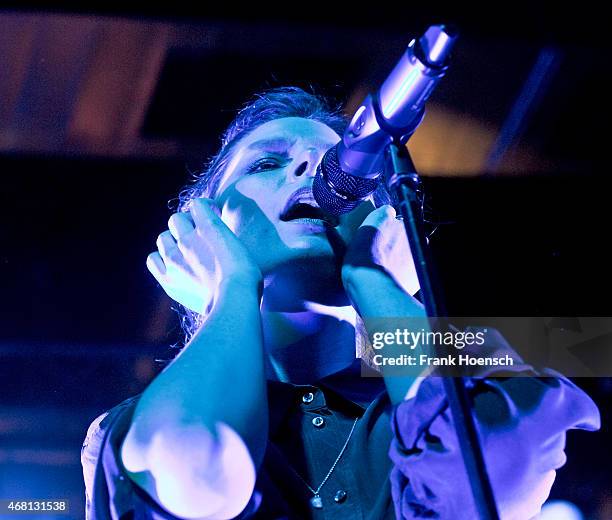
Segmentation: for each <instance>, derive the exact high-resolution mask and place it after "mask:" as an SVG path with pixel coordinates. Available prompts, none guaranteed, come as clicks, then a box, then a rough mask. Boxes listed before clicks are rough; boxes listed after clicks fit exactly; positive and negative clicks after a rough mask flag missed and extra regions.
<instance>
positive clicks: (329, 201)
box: [312, 146, 378, 215]
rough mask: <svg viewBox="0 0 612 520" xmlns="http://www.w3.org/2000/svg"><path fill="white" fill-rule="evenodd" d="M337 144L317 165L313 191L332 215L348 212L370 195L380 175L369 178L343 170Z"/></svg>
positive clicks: (318, 201)
mask: <svg viewBox="0 0 612 520" xmlns="http://www.w3.org/2000/svg"><path fill="white" fill-rule="evenodd" d="M336 148H337V147H336V146H334V147H333V148H330V149H329V150H328V151H327V152H326V153H325V155H324V156H323V160H322V161H321V163H320V164H319V166H318V167H317V173H316V176H315V178H314V182H313V186H312V192H313V195H314V198H315V200H316V201H317V204H319V206H321V208H322V209H324V210H325V211H327V212H328V213H331V214H332V215H341V214H342V213H348V212H349V211H351V210H352V209H353V208H355V207H356V206H358V205H359V204H360V203H361V202H362V201H363V200H364V199H366V198H367V197H369V196H370V195H371V194H372V193H373V192H374V190H375V189H376V187H377V186H378V177H377V178H375V179H368V178H365V177H357V176H355V175H349V174H348V173H345V172H344V171H342V168H341V167H340V161H339V160H338V153H337V151H336Z"/></svg>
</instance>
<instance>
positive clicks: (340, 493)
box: [334, 489, 346, 504]
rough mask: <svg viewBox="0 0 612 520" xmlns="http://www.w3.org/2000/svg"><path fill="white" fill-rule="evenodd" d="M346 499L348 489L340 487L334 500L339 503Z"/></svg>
mask: <svg viewBox="0 0 612 520" xmlns="http://www.w3.org/2000/svg"><path fill="white" fill-rule="evenodd" d="M345 500H346V491H344V489H339V490H338V491H336V494H335V495H334V502H336V503H337V504H342V502H344V501H345Z"/></svg>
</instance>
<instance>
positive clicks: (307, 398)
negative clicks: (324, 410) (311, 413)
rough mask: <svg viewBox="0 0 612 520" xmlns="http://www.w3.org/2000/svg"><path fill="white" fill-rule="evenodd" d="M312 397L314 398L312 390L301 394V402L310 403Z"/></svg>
mask: <svg viewBox="0 0 612 520" xmlns="http://www.w3.org/2000/svg"><path fill="white" fill-rule="evenodd" d="M313 399H314V394H313V393H312V392H308V393H307V394H304V395H303V396H302V402H303V403H306V404H308V403H312V401H313Z"/></svg>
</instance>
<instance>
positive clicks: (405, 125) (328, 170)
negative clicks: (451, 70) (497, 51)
mask: <svg viewBox="0 0 612 520" xmlns="http://www.w3.org/2000/svg"><path fill="white" fill-rule="evenodd" d="M456 38H457V33H456V31H455V30H454V29H452V28H449V27H448V26H446V25H432V26H431V27H429V29H427V31H425V33H424V34H423V36H421V37H420V38H419V39H418V40H416V39H414V40H412V41H411V42H410V44H409V45H408V48H407V49H406V52H405V53H404V54H403V56H402V57H401V58H400V60H399V62H398V63H397V65H396V66H395V68H394V69H393V70H392V71H391V74H389V76H388V77H387V79H386V80H385V81H384V83H383V84H382V86H381V87H380V89H379V90H378V92H376V93H374V94H369V95H368V96H367V97H366V98H365V100H364V101H363V103H362V104H361V106H360V107H359V108H358V109H357V111H356V112H355V115H354V116H353V118H352V119H351V122H350V123H349V125H348V127H347V128H346V130H345V131H344V135H343V136H342V139H341V140H340V142H339V143H338V144H337V145H336V146H334V147H332V148H330V149H329V150H328V151H327V152H326V153H325V155H324V156H323V159H322V160H321V163H320V164H319V165H318V167H317V172H316V176H315V179H314V182H313V188H312V190H313V194H314V198H315V200H316V201H317V203H318V204H319V206H320V207H321V208H322V209H323V210H325V211H327V212H328V213H331V214H332V215H340V214H342V213H348V212H349V211H351V210H352V209H353V208H355V207H356V206H357V205H358V204H360V203H361V202H362V201H363V200H365V199H367V198H368V197H369V196H370V195H371V194H372V193H373V192H374V191H375V190H376V188H377V187H378V184H379V182H380V179H381V177H382V174H383V170H384V157H383V153H384V150H385V147H386V146H387V145H388V144H389V143H391V142H392V141H393V140H399V142H400V143H401V144H402V145H403V144H405V143H406V142H407V141H408V139H409V138H410V136H411V135H412V134H413V133H414V131H415V130H416V128H417V127H418V126H419V124H420V123H421V121H422V119H423V116H424V114H425V102H426V101H427V99H428V98H429V96H430V95H431V93H432V92H433V89H434V88H435V87H436V85H437V84H438V82H439V81H440V79H441V78H442V76H444V74H445V72H446V69H447V68H448V65H447V61H448V56H449V54H450V50H451V48H452V46H453V44H454V42H455V40H456Z"/></svg>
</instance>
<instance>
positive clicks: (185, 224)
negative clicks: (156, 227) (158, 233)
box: [168, 213, 195, 241]
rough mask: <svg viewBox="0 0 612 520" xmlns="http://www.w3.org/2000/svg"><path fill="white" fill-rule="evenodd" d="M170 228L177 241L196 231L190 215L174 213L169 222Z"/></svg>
mask: <svg viewBox="0 0 612 520" xmlns="http://www.w3.org/2000/svg"><path fill="white" fill-rule="evenodd" d="M168 228H169V229H170V233H171V234H172V236H173V237H174V239H175V240H177V241H179V240H181V239H182V238H183V237H184V236H185V235H188V234H189V233H191V232H193V230H194V229H195V227H194V224H193V220H192V219H191V218H190V215H189V214H188V213H174V214H173V215H172V216H171V217H170V219H169V220H168Z"/></svg>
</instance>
